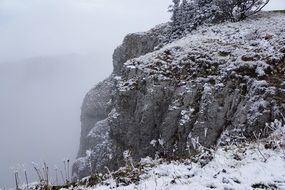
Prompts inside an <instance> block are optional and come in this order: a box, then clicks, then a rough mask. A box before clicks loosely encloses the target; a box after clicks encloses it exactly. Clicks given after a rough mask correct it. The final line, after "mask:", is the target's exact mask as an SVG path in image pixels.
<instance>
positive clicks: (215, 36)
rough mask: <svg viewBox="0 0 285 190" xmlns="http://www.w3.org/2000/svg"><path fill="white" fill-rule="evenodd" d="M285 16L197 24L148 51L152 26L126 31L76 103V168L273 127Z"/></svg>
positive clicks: (284, 95)
mask: <svg viewBox="0 0 285 190" xmlns="http://www.w3.org/2000/svg"><path fill="white" fill-rule="evenodd" d="M284 24H285V15H284V14H279V13H263V14H261V15H258V17H256V18H251V19H249V20H247V21H245V22H241V23H227V24H221V25H216V26H212V27H201V28H200V29H198V30H197V31H195V32H193V33H192V34H191V35H188V36H186V37H185V38H183V39H181V40H177V41H174V42H172V43H171V44H168V45H165V46H164V47H161V49H159V50H155V51H154V49H155V46H157V45H158V44H157V41H158V40H157V39H154V38H153V36H152V35H151V34H150V33H152V32H150V33H145V34H143V35H142V34H133V35H129V36H128V37H126V39H125V40H124V42H123V45H122V46H121V47H119V48H118V49H117V50H116V51H115V53H114V72H113V74H112V75H111V76H110V77H109V78H108V79H107V80H105V81H103V82H102V83H100V84H98V85H97V86H96V87H95V88H94V89H92V90H91V91H90V92H89V93H88V94H87V95H86V97H85V100H84V102H83V105H82V115H81V122H82V132H81V146H80V150H79V154H78V160H77V161H76V162H75V164H74V167H73V172H74V174H75V175H76V176H77V177H78V178H82V177H84V176H87V175H90V173H93V172H106V171H107V170H106V167H107V168H109V169H110V170H115V169H118V168H119V167H120V166H123V165H124V164H125V162H127V161H128V158H129V157H131V158H132V159H133V160H134V161H138V160H140V159H141V158H143V157H146V156H151V157H155V156H166V157H169V158H177V157H188V156H191V154H193V153H194V152H195V149H196V148H197V147H198V146H204V147H208V148H211V147H213V146H216V145H224V144H227V143H237V142H239V141H244V140H251V139H254V138H257V137H258V136H267V135H268V134H270V131H271V130H272V127H269V126H270V123H271V122H274V121H275V120H279V121H281V122H284V115H285V85H284V84H285V82H284V81H285V73H284V72H285V70H284V68H285V51H284V47H285V30H284V27H283V26H284ZM154 36H155V35H154ZM146 53H147V54H146ZM144 54H145V55H144ZM141 55H142V56H141ZM138 56H140V57H138ZM86 152H87V154H86Z"/></svg>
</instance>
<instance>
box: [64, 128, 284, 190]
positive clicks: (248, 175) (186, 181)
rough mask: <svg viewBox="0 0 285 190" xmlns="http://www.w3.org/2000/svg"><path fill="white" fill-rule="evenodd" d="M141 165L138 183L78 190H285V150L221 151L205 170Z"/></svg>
mask: <svg viewBox="0 0 285 190" xmlns="http://www.w3.org/2000/svg"><path fill="white" fill-rule="evenodd" d="M282 130H284V128H283V129H282ZM258 147H260V148H258ZM258 149H259V150H258ZM260 152H261V153H262V155H264V156H265V157H266V159H267V160H266V162H264V158H263V156H262V155H261V153H260ZM141 163H142V164H143V165H145V166H146V167H145V169H144V172H143V173H142V174H141V176H140V181H139V182H138V183H132V184H131V185H128V186H119V187H116V185H117V184H116V182H115V180H114V179H108V180H107V181H105V182H104V184H108V185H97V186H95V187H92V188H83V187H81V188H78V189H77V190H79V189H84V190H109V189H117V190H134V189H138V190H154V189H156V190H189V189H191V190H204V189H205V190H206V189H210V188H213V189H235V190H247V189H248V190H249V189H253V188H252V186H253V185H255V184H264V185H267V186H270V185H272V186H273V185H274V186H276V188H278V189H285V152H284V149H278V150H269V149H268V150H266V149H265V148H261V146H260V145H257V144H255V143H253V144H249V145H248V144H247V145H244V146H241V145H240V146H238V147H237V146H234V147H233V146H232V147H221V148H219V149H218V150H216V152H215V153H214V158H213V160H212V161H210V162H209V163H208V164H207V165H206V166H204V167H201V166H200V164H199V163H194V162H192V161H191V160H183V161H172V162H166V161H162V160H152V159H151V158H146V159H142V162H141ZM148 165H149V167H148ZM75 189H76V188H75ZM62 190H64V189H62Z"/></svg>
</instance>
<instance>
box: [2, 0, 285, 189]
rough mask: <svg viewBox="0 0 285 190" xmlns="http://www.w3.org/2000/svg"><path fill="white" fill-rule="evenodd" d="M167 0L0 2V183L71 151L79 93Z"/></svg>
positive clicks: (161, 16)
mask: <svg viewBox="0 0 285 190" xmlns="http://www.w3.org/2000/svg"><path fill="white" fill-rule="evenodd" d="M170 2H171V0H0V63H2V64H0V89H1V92H0V135H1V136H0V188H1V187H4V186H5V185H8V186H11V185H13V182H14V181H13V175H12V171H11V169H10V168H11V167H13V166H16V165H17V164H20V163H24V164H25V165H30V163H31V162H32V161H38V162H40V161H43V160H45V161H47V162H48V163H50V164H52V165H53V164H56V163H58V164H60V163H61V161H62V159H63V158H64V157H68V156H69V157H74V156H75V154H76V152H77V149H78V143H79V133H80V121H79V118H80V105H81V102H82V99H83V97H84V94H85V93H86V92H87V91H88V89H90V88H91V87H92V86H93V85H95V84H96V83H97V82H98V81H100V80H102V79H104V78H105V77H107V76H108V74H109V73H110V72H111V70H112V62H111V61H112V60H111V59H112V52H113V49H114V48H115V47H116V46H118V45H119V44H120V43H121V41H122V39H123V37H124V35H125V34H127V33H130V32H136V31H145V30H147V29H149V28H151V27H153V26H154V25H156V24H160V23H162V22H166V21H168V20H169V14H168V13H167V7H168V5H169V4H170ZM284 8H285V1H284V0H272V1H271V3H270V4H269V5H268V6H267V9H284ZM8 62H9V63H8ZM10 62H11V63H10Z"/></svg>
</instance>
